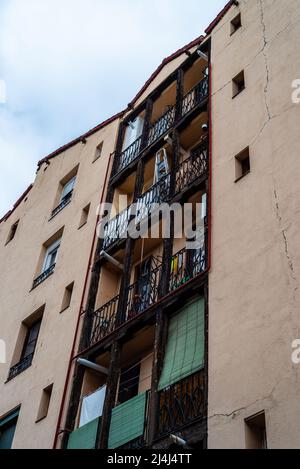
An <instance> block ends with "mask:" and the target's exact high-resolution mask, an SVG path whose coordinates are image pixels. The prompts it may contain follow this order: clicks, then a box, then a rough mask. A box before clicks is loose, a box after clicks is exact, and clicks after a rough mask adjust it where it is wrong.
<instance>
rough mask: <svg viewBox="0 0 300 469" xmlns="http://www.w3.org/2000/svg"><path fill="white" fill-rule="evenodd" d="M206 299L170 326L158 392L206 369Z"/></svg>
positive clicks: (176, 318)
mask: <svg viewBox="0 0 300 469" xmlns="http://www.w3.org/2000/svg"><path fill="white" fill-rule="evenodd" d="M204 341H205V333H204V299H203V298H202V299H200V300H197V301H194V302H193V303H190V304H188V305H187V306H186V307H184V308H183V309H181V310H180V311H179V312H178V313H177V314H176V315H175V316H173V317H172V318H171V320H170V323H169V332H168V341H167V346H166V353H165V359H164V365H163V369H162V373H161V377H160V380H159V385H158V389H159V390H161V389H164V388H165V387H167V386H170V385H171V384H174V383H176V382H177V381H180V380H182V379H183V378H186V377H187V376H189V375H191V374H192V373H195V372H196V371H198V370H200V369H201V368H202V367H203V366H204Z"/></svg>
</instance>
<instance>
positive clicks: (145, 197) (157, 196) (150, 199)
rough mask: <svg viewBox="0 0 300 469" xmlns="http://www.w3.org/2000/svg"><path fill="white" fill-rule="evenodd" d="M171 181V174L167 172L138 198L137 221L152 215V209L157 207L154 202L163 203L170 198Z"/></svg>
mask: <svg viewBox="0 0 300 469" xmlns="http://www.w3.org/2000/svg"><path fill="white" fill-rule="evenodd" d="M170 182H171V177H170V174H167V175H166V176H164V177H162V178H161V180H160V181H159V182H158V183H156V184H154V185H153V186H152V187H150V189H148V190H147V191H146V192H144V194H142V195H141V197H139V198H138V200H137V202H136V217H135V218H136V223H140V222H141V221H142V220H143V219H144V218H146V217H148V216H149V215H150V213H151V210H152V209H153V208H154V207H155V205H154V204H156V205H157V204H162V203H164V202H166V201H168V200H169V195H170Z"/></svg>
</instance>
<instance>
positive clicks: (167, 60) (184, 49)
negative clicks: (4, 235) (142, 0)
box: [0, 0, 239, 223]
mask: <svg viewBox="0 0 300 469" xmlns="http://www.w3.org/2000/svg"><path fill="white" fill-rule="evenodd" d="M238 4H239V2H238V1H237V0H230V1H229V2H228V3H227V4H226V5H225V7H224V8H223V10H222V11H221V12H220V13H219V14H218V15H217V17H216V18H215V19H214V20H213V21H212V22H211V23H210V25H209V26H208V27H207V28H206V30H205V33H206V35H209V34H210V33H211V32H212V31H213V29H214V28H215V27H216V26H217V24H218V23H219V22H220V21H221V19H222V18H223V17H224V16H225V14H226V13H227V12H228V10H229V9H230V7H231V6H232V5H238ZM204 39H205V37H204V36H203V35H201V36H199V37H197V38H196V39H194V40H193V41H191V42H190V43H189V44H187V45H185V46H184V47H182V48H181V49H178V50H177V51H176V52H174V53H173V54H171V55H170V56H168V57H166V58H165V59H164V60H163V61H162V63H161V64H160V65H159V66H158V67H157V69H156V70H155V71H154V72H153V73H152V75H151V76H150V78H149V79H148V80H147V81H146V82H145V84H144V85H143V86H142V88H141V89H140V91H139V92H138V93H137V94H136V96H135V97H134V98H133V100H132V101H131V102H130V103H129V104H128V107H127V108H126V109H124V110H123V111H121V112H119V113H117V114H115V115H114V116H112V117H110V118H109V119H106V120H105V121H103V122H101V123H100V124H98V125H97V126H96V127H94V128H92V129H91V130H89V131H88V132H86V133H84V134H83V135H81V136H80V137H77V138H75V139H74V140H72V141H71V142H69V143H66V144H65V145H63V146H61V147H60V148H58V149H57V150H55V151H53V152H52V153H50V154H49V155H47V156H45V157H44V158H42V159H41V160H40V161H39V162H38V164H37V166H38V169H39V168H40V166H41V165H42V164H43V163H46V162H47V161H48V160H50V159H51V158H54V157H55V156H57V155H59V154H60V153H62V152H63V151H65V150H67V149H68V148H71V147H73V146H74V145H76V144H77V143H80V142H82V141H83V140H84V139H86V138H88V137H90V136H91V135H93V134H94V133H95V132H97V131H98V130H100V129H102V128H104V127H105V126H106V125H109V124H110V123H112V122H113V121H114V120H116V119H118V118H121V117H123V116H124V114H125V113H126V112H128V111H130V110H131V109H132V107H133V106H134V104H135V103H136V101H137V100H138V99H139V98H140V97H141V96H142V94H143V93H144V92H145V91H146V89H147V88H148V86H149V85H150V84H151V83H152V81H153V80H154V79H155V78H156V77H157V75H158V74H159V73H160V72H161V70H162V69H163V68H164V66H165V65H167V64H168V63H170V62H172V61H173V60H174V59H176V58H177V57H179V56H180V55H181V54H183V53H185V52H187V51H188V50H189V49H191V48H192V47H195V46H197V45H200V44H201V42H202V41H203V40H204ZM32 187H33V184H31V185H30V186H29V187H28V188H27V189H26V191H25V192H24V193H23V194H22V195H21V197H20V198H19V199H18V200H17V202H16V203H15V204H14V206H13V208H12V209H11V210H9V211H8V212H7V213H6V214H5V215H4V217H2V218H1V219H0V223H2V222H3V221H6V220H7V218H8V217H10V215H11V214H12V213H13V212H14V211H15V209H16V208H17V207H18V206H19V205H20V203H21V202H22V200H23V199H24V198H25V197H26V196H27V194H28V193H29V192H30V190H31V189H32Z"/></svg>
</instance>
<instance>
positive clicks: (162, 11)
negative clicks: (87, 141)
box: [0, 0, 226, 217]
mask: <svg viewBox="0 0 300 469" xmlns="http://www.w3.org/2000/svg"><path fill="white" fill-rule="evenodd" d="M225 3H226V0H211V1H210V2H204V1H199V0H0V18H1V26H0V80H4V81H5V84H6V102H5V103H1V102H0V217H1V215H3V214H4V213H5V212H6V211H7V210H8V209H10V208H11V206H12V204H13V203H14V202H15V201H16V200H17V198H18V197H19V195H20V194H22V192H23V191H24V190H25V189H26V187H27V186H28V185H29V184H30V183H31V182H32V181H33V180H34V175H35V170H36V163H37V161H38V160H39V159H41V158H42V157H43V156H46V155H47V154H49V153H50V152H51V151H53V150H55V149H56V148H58V147H59V146H61V145H62V144H64V143H67V142H68V141H70V140H72V139H73V138H74V137H77V136H78V135H80V134H82V133H83V132H85V131H87V130H89V129H90V128H92V127H93V126H95V125H96V124H98V123H99V122H101V121H103V120H104V119H106V118H108V117H110V116H111V115H113V114H114V113H116V112H119V111H120V110H122V109H123V108H124V107H126V105H127V103H128V102H129V101H130V100H131V99H132V98H133V96H134V95H135V94H136V92H137V91H138V90H139V89H140V87H141V86H142V85H143V84H144V82H145V81H146V80H147V79H148V78H149V76H150V75H151V73H152V72H153V71H154V69H155V68H156V67H157V66H158V65H159V64H160V62H161V61H162V59H163V58H165V57H166V56H168V55H170V54H171V53H173V52H174V51H176V50H177V49H179V48H180V47H182V46H183V45H185V44H187V43H188V42H190V41H191V40H193V39H195V38H196V37H198V36H200V34H202V33H203V31H204V29H205V28H206V27H207V26H208V24H209V23H210V21H211V20H213V19H214V17H215V16H216V15H217V13H218V12H219V11H220V10H221V9H222V8H223V6H224V5H225ZM0 100H1V82H0Z"/></svg>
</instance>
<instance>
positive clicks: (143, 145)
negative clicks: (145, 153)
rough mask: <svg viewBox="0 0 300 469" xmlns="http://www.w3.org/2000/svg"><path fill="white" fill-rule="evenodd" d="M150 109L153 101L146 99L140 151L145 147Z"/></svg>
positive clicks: (150, 114)
mask: <svg viewBox="0 0 300 469" xmlns="http://www.w3.org/2000/svg"><path fill="white" fill-rule="evenodd" d="M152 109H153V101H152V99H151V98H148V99H147V104H146V112H145V124H144V129H143V133H142V142H141V149H143V148H146V147H147V143H148V136H149V130H150V120H151V116H152Z"/></svg>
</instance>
